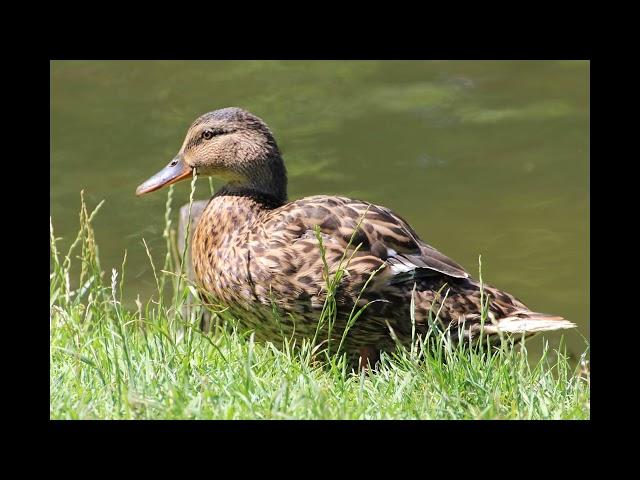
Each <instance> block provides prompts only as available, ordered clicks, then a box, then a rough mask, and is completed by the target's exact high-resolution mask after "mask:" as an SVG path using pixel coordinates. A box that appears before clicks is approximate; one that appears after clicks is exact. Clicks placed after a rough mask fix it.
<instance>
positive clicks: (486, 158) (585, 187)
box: [50, 61, 589, 354]
mask: <svg viewBox="0 0 640 480" xmlns="http://www.w3.org/2000/svg"><path fill="white" fill-rule="evenodd" d="M227 106H239V107H243V108H246V109H247V110H249V111H251V112H253V113H255V114H256V115H258V116H260V117H261V118H263V119H264V120H265V121H266V122H267V123H268V124H269V126H270V127H271V129H272V130H273V132H274V134H275V136H276V139H277V141H278V143H279V145H280V148H281V150H282V152H283V156H284V159H285V162H286V164H287V168H288V171H289V197H290V198H291V199H296V198H300V197H303V196H307V195H314V194H340V195H345V196H352V197H356V198H361V199H363V200H368V201H371V202H374V203H378V204H382V205H385V206H388V207H390V208H392V209H393V210H395V211H396V212H397V213H399V214H400V215H401V216H403V217H405V218H406V219H407V220H408V221H409V223H410V224H411V225H412V226H413V227H414V228H415V229H416V230H417V231H418V232H419V233H420V234H421V236H422V238H423V239H424V240H426V241H427V242H428V243H430V244H431V245H433V246H434V247H436V248H438V249H439V250H440V251H442V252H443V253H445V254H446V255H448V256H450V257H452V258H453V259H454V260H456V261H457V262H458V263H460V264H461V265H463V266H464V267H465V268H466V269H467V270H468V271H469V272H471V274H472V275H474V276H476V277H477V271H478V255H479V254H482V265H483V277H484V279H485V281H487V282H488V283H491V284H493V285H495V286H498V287H499V288H501V289H504V290H506V291H508V292H511V293H513V294H514V295H516V296H517V297H518V298H520V299H521V300H522V301H524V302H525V303H526V304H527V305H529V306H530V307H531V308H532V309H535V310H538V311H542V312H549V313H556V314H560V315H563V316H564V317H566V318H568V319H571V320H573V321H575V322H576V323H578V325H579V332H569V333H566V334H565V336H566V338H567V343H568V347H569V351H570V352H572V353H574V354H575V353H578V352H580V351H582V350H583V348H584V341H583V340H582V338H581V335H584V336H585V337H587V338H589V64H588V62H582V61H525V62H513V61H495V62H490V61H429V62H426V61H382V62H377V61H362V62H354V61H348V62H347V61H331V62H325V61H322V62H320V61H304V62H301V61H286V62H274V61H206V62H205V61H188V62H183V61H179V62H178V61H114V62H104V61H98V62H96V61H55V62H52V64H51V197H50V200H51V215H52V217H53V224H54V228H55V231H56V236H60V237H63V242H66V243H64V244H65V245H68V244H69V242H70V241H71V240H72V238H73V237H74V236H75V233H76V232H77V228H78V211H79V203H80V190H81V189H83V188H84V189H85V194H86V198H87V199H88V202H89V205H90V207H93V206H95V205H96V204H97V203H98V202H99V201H100V200H102V199H105V200H106V203H105V205H104V206H103V208H102V210H101V212H100V213H99V214H98V216H97V219H96V221H95V227H96V236H97V241H98V245H99V247H100V258H101V264H102V267H103V269H104V270H106V271H107V272H110V270H111V268H113V267H116V268H118V269H119V268H120V265H121V264H122V258H123V254H124V250H125V249H126V250H127V252H128V253H127V278H126V282H127V288H126V292H127V293H128V295H129V296H128V297H126V300H127V302H133V300H134V299H135V296H136V295H137V294H138V293H139V294H140V298H141V299H146V298H148V296H149V295H151V294H152V292H153V291H154V289H155V287H154V285H155V283H154V280H153V276H152V272H151V267H150V265H149V262H148V259H147V257H146V253H145V252H144V248H143V246H142V238H144V239H145V240H146V241H147V244H148V245H149V246H150V247H151V252H152V254H153V255H154V258H155V259H156V260H157V262H158V263H160V261H161V259H162V258H163V257H164V240H163V239H162V231H163V228H164V225H163V215H164V204H165V201H166V190H161V191H159V192H156V193H154V194H151V195H149V196H146V197H142V198H139V199H138V198H136V197H135V196H134V191H135V188H136V186H137V185H138V184H140V183H141V182H142V181H143V180H146V179H147V178H148V177H149V176H150V175H151V174H153V173H155V172H156V171H158V170H159V169H160V168H161V167H163V166H164V165H165V164H166V163H167V162H168V161H169V160H170V159H171V158H173V156H174V155H175V153H176V152H177V150H178V149H179V148H180V146H181V144H182V140H183V138H184V134H185V133H186V130H187V128H188V127H189V125H190V124H191V122H192V121H193V120H194V119H195V118H196V117H197V116H198V115H200V114H202V113H204V112H207V111H210V110H214V109H217V108H221V107H227ZM188 192H189V185H188V182H183V183H182V184H179V185H177V186H176V192H175V193H176V195H175V198H176V207H177V206H178V205H182V204H183V203H185V202H187V201H188ZM208 194H209V184H208V182H207V180H200V181H199V182H198V189H197V192H196V197H197V198H206V197H207V196H208ZM176 210H177V208H176ZM547 338H548V339H549V340H550V343H551V344H552V345H553V344H557V341H558V338H559V335H557V334H552V335H548V336H547Z"/></svg>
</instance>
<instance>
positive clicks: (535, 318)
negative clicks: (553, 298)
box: [484, 310, 576, 334]
mask: <svg viewBox="0 0 640 480" xmlns="http://www.w3.org/2000/svg"><path fill="white" fill-rule="evenodd" d="M575 327H576V324H575V323H573V322H570V321H569V320H566V319H565V318H563V317H560V316H558V315H549V314H546V313H538V312H531V311H529V310H516V311H513V312H511V313H510V314H509V315H508V316H506V317H503V318H499V319H496V321H495V322H494V323H493V324H491V325H485V327H484V328H485V331H486V332H487V333H498V331H502V332H503V333H515V334H523V333H524V334H534V333H538V332H548V331H553V330H564V329H568V328H575Z"/></svg>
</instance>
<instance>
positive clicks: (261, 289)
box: [136, 108, 575, 366]
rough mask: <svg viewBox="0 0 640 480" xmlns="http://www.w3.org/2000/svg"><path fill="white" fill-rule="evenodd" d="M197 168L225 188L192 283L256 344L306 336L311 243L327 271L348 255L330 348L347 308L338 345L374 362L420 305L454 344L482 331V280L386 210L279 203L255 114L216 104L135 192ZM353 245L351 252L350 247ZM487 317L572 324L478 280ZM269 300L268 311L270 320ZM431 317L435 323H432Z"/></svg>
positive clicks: (316, 308)
mask: <svg viewBox="0 0 640 480" xmlns="http://www.w3.org/2000/svg"><path fill="white" fill-rule="evenodd" d="M194 172H196V173H197V175H198V176H209V175H210V176H214V177H217V178H218V179H222V180H223V181H225V182H226V183H225V185H224V186H223V187H222V188H221V189H220V190H218V191H217V192H216V193H215V195H214V196H213V197H212V198H211V200H210V201H209V203H208V205H207V206H206V208H205V209H204V211H203V213H202V215H201V217H200V220H199V221H198V223H197V226H196V228H195V231H194V233H193V238H192V252H191V256H192V263H193V268H194V271H195V277H196V280H197V283H198V284H199V286H200V287H201V288H202V290H203V291H204V292H207V294H209V295H210V296H211V297H213V298H214V299H215V300H216V301H217V302H219V303H220V304H221V305H224V306H225V307H227V308H228V309H229V310H230V312H231V313H233V314H234V315H235V316H236V317H237V318H238V320H239V321H240V323H241V324H242V325H244V326H246V327H248V328H250V329H253V330H254V331H255V337H256V339H258V340H267V341H268V340H271V341H274V342H277V340H278V339H282V336H283V335H285V336H292V337H294V338H312V337H313V336H314V334H315V333H316V328H317V325H318V318H319V314H320V312H321V310H322V307H323V304H324V302H325V298H326V294H327V289H326V280H325V271H324V268H325V267H324V262H323V258H322V255H321V246H322V248H323V249H324V256H325V259H326V262H327V265H328V267H329V269H328V270H329V275H330V276H331V275H333V274H335V272H336V271H337V269H338V265H339V264H340V261H341V260H342V259H343V257H344V253H345V250H348V255H347V256H348V257H351V261H350V262H349V263H348V266H347V269H346V271H347V273H346V274H345V275H344V277H343V278H342V280H341V281H340V284H339V286H338V289H337V291H336V294H335V301H336V310H337V317H336V321H335V324H334V325H333V328H332V334H331V337H330V338H331V339H332V340H331V342H330V343H334V344H338V342H339V340H340V338H341V337H342V333H343V332H344V329H345V327H346V322H347V319H348V317H349V315H350V314H351V313H352V311H353V309H354V306H355V308H356V310H358V309H360V308H361V307H364V306H365V305H366V308H365V309H364V311H363V313H362V315H361V316H360V317H358V318H357V320H356V321H355V323H354V324H353V325H352V326H351V327H350V329H348V332H347V335H346V336H345V340H344V343H343V346H344V349H345V351H346V352H347V353H348V354H349V355H350V356H351V357H352V358H353V357H354V356H355V357H356V358H359V359H360V364H361V366H362V365H363V364H373V363H375V361H376V360H377V358H378V355H379V353H380V351H384V350H387V351H388V350H393V349H394V348H395V345H396V342H398V341H399V342H400V343H401V344H405V345H407V344H409V343H410V342H411V338H412V324H413V321H412V319H411V314H410V308H411V303H412V297H413V303H414V308H415V310H414V312H415V316H414V322H415V331H416V333H417V334H418V335H421V334H424V333H426V332H427V331H428V329H429V328H431V327H430V322H429V312H430V311H431V313H432V315H433V316H434V315H435V313H436V312H438V318H439V321H440V322H441V324H442V325H443V326H445V327H446V326H451V327H452V328H450V333H451V336H452V338H453V339H454V340H461V339H465V340H467V341H469V340H471V341H473V340H474V339H477V338H479V337H480V330H481V314H480V312H481V306H480V305H481V287H480V283H479V282H478V281H476V280H474V279H473V278H471V276H470V275H469V274H468V273H467V272H466V271H465V270H464V269H463V268H462V267H461V266H460V265H458V264H457V263H456V262H454V261H453V260H451V259H450V258H448V257H447V256H445V255H443V254H442V253H440V252H439V251H438V250H436V249H435V248H433V247H431V246H430V245H428V244H426V243H425V242H424V241H422V240H421V239H420V237H419V235H418V234H417V233H416V232H415V230H414V229H413V228H411V226H410V225H409V224H408V223H407V222H406V221H405V220H404V219H403V218H402V217H400V216H399V215H397V214H396V213H394V212H392V211H391V210H390V209H388V208H385V207H382V206H379V205H374V204H372V203H369V202H365V201H361V200H354V199H351V198H346V197H340V196H327V195H316V196H311V197H306V198H302V199H299V200H294V201H291V202H289V201H288V200H287V173H286V169H285V165H284V162H283V159H282V156H281V154H280V150H279V149H278V145H277V143H276V140H275V139H274V136H273V134H272V133H271V131H270V129H269V127H268V126H267V125H266V123H265V122H264V121H262V120H261V119H260V118H258V117H257V116H255V115H253V114H251V113H249V112H248V111H246V110H242V109H240V108H224V109H221V110H215V111H213V112H209V113H206V114H204V115H202V116H201V117H199V118H198V119H197V120H196V121H195V122H194V123H193V124H192V125H191V127H190V128H189V130H188V132H187V135H186V138H185V140H184V143H183V144H182V148H181V149H180V151H179V152H178V154H177V155H176V157H175V158H174V159H173V160H171V162H170V163H169V164H168V165H167V166H166V167H165V168H164V169H162V170H161V171H160V172H158V173H157V174H155V175H154V176H152V177H151V178H150V179H148V180H147V181H146V182H144V183H143V184H142V185H140V186H139V187H138V188H137V190H136V194H137V195H143V194H146V193H149V192H153V191H155V190H157V189H159V188H161V187H163V186H166V185H170V184H172V183H175V182H178V181H180V180H183V179H187V178H191V177H192V175H193V173H194ZM356 247H357V248H356ZM484 295H488V298H489V308H488V319H489V320H490V321H487V322H484V323H483V336H485V337H486V338H496V337H497V336H498V335H499V332H500V331H501V332H505V333H507V334H518V335H519V336H520V337H522V335H525V336H527V335H531V334H534V333H538V332H541V331H548V330H557V329H565V328H573V327H575V324H573V323H572V322H569V321H567V320H565V319H564V318H562V317H559V316H554V315H548V314H544V313H537V312H533V311H531V310H529V308H528V307H526V306H525V305H524V304H523V303H522V302H520V301H519V300H517V299H516V298H515V297H513V296H512V295H510V294H509V293H506V292H503V291H501V290H498V289H497V288H494V287H491V286H488V285H484ZM274 307H275V308H276V309H277V311H278V316H277V317H279V319H278V318H276V317H274V311H273V309H274ZM431 325H433V323H431Z"/></svg>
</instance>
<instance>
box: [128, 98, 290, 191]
mask: <svg viewBox="0 0 640 480" xmlns="http://www.w3.org/2000/svg"><path fill="white" fill-rule="evenodd" d="M194 172H196V173H197V175H198V176H213V177H216V178H219V179H221V180H223V181H225V182H226V188H225V190H226V191H231V192H233V191H248V192H254V193H258V194H261V195H267V196H269V197H273V198H274V199H276V200H278V201H282V202H284V201H286V196H287V193H286V191H287V174H286V170H285V167H284V162H283V161H282V157H281V156H280V150H279V149H278V145H277V144H276V141H275V139H274V138H273V134H272V133H271V131H270V130H269V127H267V125H266V124H265V123H264V122H263V121H262V120H261V119H260V118H258V117H256V116H255V115H253V114H251V113H249V112H247V111H246V110H242V109H240V108H234V107H232V108H223V109H220V110H215V111H213V112H209V113H205V114H204V115H202V116H201V117H199V118H198V119H197V120H196V121H195V122H193V124H192V125H191V127H189V130H188V131H187V135H186V137H185V139H184V142H183V144H182V148H180V151H179V152H178V154H177V155H176V156H175V158H174V159H173V160H171V161H170V162H169V164H168V165H167V166H166V167H164V168H163V169H162V170H160V171H159V172H158V173H156V174H155V175H153V176H152V177H151V178H149V179H148V180H147V181H146V182H144V183H143V184H141V185H140V186H139V187H138V188H137V189H136V195H138V196H140V195H144V194H146V193H150V192H153V191H155V190H158V189H160V188H162V187H164V186H166V185H171V184H172V183H176V182H179V181H180V180H184V179H186V178H190V177H192V175H193V173H194Z"/></svg>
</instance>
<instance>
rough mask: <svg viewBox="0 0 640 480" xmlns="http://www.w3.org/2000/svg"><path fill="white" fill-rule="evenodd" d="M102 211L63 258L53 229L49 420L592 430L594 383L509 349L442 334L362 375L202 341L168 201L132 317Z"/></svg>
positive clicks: (276, 349) (566, 365) (243, 343)
mask: <svg viewBox="0 0 640 480" xmlns="http://www.w3.org/2000/svg"><path fill="white" fill-rule="evenodd" d="M98 209H99V206H98V208H97V209H95V210H94V211H93V212H89V211H88V210H87V208H86V206H85V205H84V202H83V203H82V210H81V214H80V230H79V233H78V236H77V238H76V239H75V241H74V242H72V245H71V247H70V249H69V250H68V251H64V252H62V251H59V249H58V245H59V242H58V241H57V239H56V237H55V235H54V229H53V225H52V226H51V238H50V240H51V275H50V345H51V363H50V416H51V418H56V419H84V418H109V419H132V418H141V419H151V418H158V419H192V418H193V419H236V418H247V419H285V418H290V419H329V418H331V419H378V418H381V419H386V418H393V419H417V418H419V419H472V418H482V419H494V418H495V419H547V418H567V419H585V418H589V415H590V413H589V402H590V400H589V398H590V397H589V388H590V387H589V382H590V379H589V372H588V370H586V369H585V368H584V365H583V364H579V365H578V367H577V368H576V367H571V364H570V362H569V361H568V359H567V357H566V356H565V355H563V353H562V352H557V351H554V352H552V351H550V350H549V349H548V348H546V349H545V351H544V353H543V355H542V357H541V358H540V359H539V361H536V362H533V363H531V362H530V361H528V360H527V354H526V346H525V348H520V347H517V348H513V347H512V346H510V345H509V342H508V340H506V339H505V341H504V345H503V348H501V349H500V350H499V351H497V352H496V353H494V354H492V355H487V354H485V353H483V352H481V351H475V350H474V351H469V350H468V349H463V348H461V347H460V348H458V347H455V346H452V345H451V344H450V343H449V342H448V341H447V336H446V332H442V333H440V334H434V338H433V340H434V342H433V343H435V347H434V348H427V347H426V346H424V344H423V343H421V342H420V341H418V340H416V342H415V345H414V347H413V348H412V349H411V350H403V349H398V351H397V352H396V353H394V354H393V355H383V357H382V359H381V362H380V364H379V366H378V369H377V372H376V373H375V374H372V375H367V374H364V373H361V374H358V373H355V372H353V371H352V370H351V369H350V368H349V367H348V366H347V363H346V361H345V359H344V357H340V356H334V357H328V358H327V357H325V356H323V354H322V353H321V352H320V353H319V352H317V351H315V352H314V351H313V347H312V345H311V344H308V343H305V344H303V345H293V344H292V342H290V341H287V340H284V341H283V344H281V345H272V344H262V343H257V342H254V340H253V337H252V335H251V333H250V332H243V331H241V330H239V329H238V328H237V326H235V324H234V322H233V319H229V320H228V321H227V325H228V327H227V328H216V329H214V330H213V331H212V332H211V333H209V334H203V333H202V332H201V331H200V329H199V328H198V325H199V318H200V311H199V308H200V307H197V306H191V307H188V308H187V307H186V302H187V299H188V295H189V292H190V291H193V286H192V285H190V284H189V282H188V281H187V280H186V278H184V275H180V274H179V272H180V271H184V268H183V267H181V265H180V261H179V259H180V254H179V253H178V252H177V251H176V248H175V244H176V242H175V236H174V235H172V232H173V231H174V230H175V229H174V228H173V226H172V225H171V220H170V219H171V217H172V214H171V190H170V193H169V195H168V200H167V214H166V218H165V219H166V229H165V233H164V236H165V239H166V242H167V251H168V252H169V253H167V255H166V256H165V257H164V258H152V256H151V254H150V253H149V260H150V262H151V263H152V265H153V270H154V274H155V279H156V285H157V292H156V294H154V295H153V297H152V298H149V299H146V300H145V301H142V302H137V308H125V307H124V306H123V305H122V297H123V296H122V294H123V290H124V289H125V288H127V287H126V254H125V257H124V260H123V265H122V267H121V268H120V270H115V269H114V270H113V271H111V272H101V268H100V261H99V258H98V255H97V249H96V240H95V237H94V233H93V229H92V227H91V221H92V220H93V217H94V216H95V214H96V213H97V210H98ZM141 248H144V245H143V246H141ZM147 252H148V250H147ZM180 253H182V252H180ZM72 270H73V272H74V275H75V277H76V278H75V281H73V278H74V277H73V276H72V275H71V271H72ZM176 271H177V272H178V274H177V275H176V274H175V273H172V272H176ZM327 310H328V311H330V310H331V309H330V308H328V309H327ZM314 353H315V355H314Z"/></svg>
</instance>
